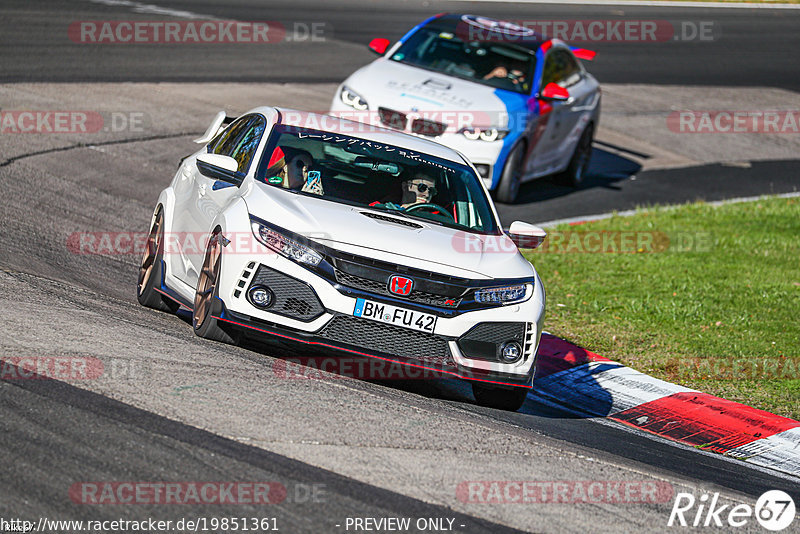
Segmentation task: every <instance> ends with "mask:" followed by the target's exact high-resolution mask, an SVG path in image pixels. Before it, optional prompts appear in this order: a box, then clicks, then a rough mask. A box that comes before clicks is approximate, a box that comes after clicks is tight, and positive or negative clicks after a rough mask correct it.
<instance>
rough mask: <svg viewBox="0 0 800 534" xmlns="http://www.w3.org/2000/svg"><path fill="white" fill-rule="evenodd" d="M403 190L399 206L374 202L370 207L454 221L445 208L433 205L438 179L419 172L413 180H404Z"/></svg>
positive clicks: (392, 203) (402, 183)
mask: <svg viewBox="0 0 800 534" xmlns="http://www.w3.org/2000/svg"><path fill="white" fill-rule="evenodd" d="M400 186H401V189H402V199H401V200H400V203H399V204H395V203H394V202H377V201H376V202H372V203H371V204H370V206H380V207H383V208H388V209H391V210H398V211H408V212H409V213H411V212H416V211H424V212H426V213H428V214H431V215H434V217H433V218H434V219H442V220H444V221H450V222H453V221H454V216H453V215H450V214H448V213H447V212H446V211H444V208H442V207H441V206H438V205H436V204H434V203H433V198H434V197H435V196H436V193H437V189H436V179H435V178H432V177H431V176H430V175H428V174H425V173H422V172H417V173H416V174H414V175H413V177H412V178H410V179H407V180H403V181H402V182H401V184H400Z"/></svg>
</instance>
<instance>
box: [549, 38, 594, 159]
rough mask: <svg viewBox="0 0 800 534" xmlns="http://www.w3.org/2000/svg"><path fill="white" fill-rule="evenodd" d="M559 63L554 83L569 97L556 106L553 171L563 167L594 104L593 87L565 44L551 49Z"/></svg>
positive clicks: (570, 155)
mask: <svg viewBox="0 0 800 534" xmlns="http://www.w3.org/2000/svg"><path fill="white" fill-rule="evenodd" d="M554 52H555V53H557V54H558V61H559V62H560V63H561V64H562V65H563V70H562V76H561V79H560V80H559V82H558V84H559V85H560V86H561V87H563V88H564V89H566V90H567V91H569V95H570V100H569V101H568V102H563V103H561V105H560V106H559V109H558V119H557V122H558V123H559V127H558V133H557V134H556V138H555V139H554V140H553V141H554V144H553V165H554V169H553V170H555V171H560V170H562V169H564V168H565V167H566V166H567V165H568V164H569V160H570V158H571V157H572V153H573V152H574V150H575V145H576V144H577V142H578V139H579V138H580V136H581V133H583V130H584V128H586V123H587V122H588V120H589V117H590V116H591V110H592V109H593V108H594V97H595V93H596V88H595V87H594V85H593V84H592V83H590V81H589V78H588V77H587V76H586V73H585V71H584V70H583V68H582V67H581V65H580V63H578V60H577V59H576V58H575V56H574V55H573V54H572V51H571V50H569V49H568V48H567V47H561V48H558V49H556V50H554Z"/></svg>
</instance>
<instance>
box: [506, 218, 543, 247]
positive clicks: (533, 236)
mask: <svg viewBox="0 0 800 534" xmlns="http://www.w3.org/2000/svg"><path fill="white" fill-rule="evenodd" d="M508 237H510V238H511V240H512V241H513V242H514V244H515V245H517V247H518V248H536V247H538V246H539V245H541V244H542V243H543V242H544V239H545V238H546V237H547V232H545V231H544V230H542V229H541V228H539V227H538V226H534V225H533V224H528V223H526V222H522V221H514V222H513V223H511V226H510V227H509V229H508Z"/></svg>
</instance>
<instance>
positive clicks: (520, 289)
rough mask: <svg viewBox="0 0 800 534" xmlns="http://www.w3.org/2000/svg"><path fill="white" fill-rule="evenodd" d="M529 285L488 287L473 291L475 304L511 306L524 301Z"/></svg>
mask: <svg viewBox="0 0 800 534" xmlns="http://www.w3.org/2000/svg"><path fill="white" fill-rule="evenodd" d="M529 285H530V284H519V285H514V286H506V287H490V288H486V289H478V290H476V291H475V301H476V302H489V303H495V304H511V303H513V302H520V301H523V300H525V297H526V295H527V293H528V286H529Z"/></svg>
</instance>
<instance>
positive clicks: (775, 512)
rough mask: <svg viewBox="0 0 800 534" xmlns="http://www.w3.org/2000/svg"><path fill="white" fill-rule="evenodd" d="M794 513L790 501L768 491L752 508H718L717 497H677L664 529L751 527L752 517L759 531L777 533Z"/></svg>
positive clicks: (731, 506)
mask: <svg viewBox="0 0 800 534" xmlns="http://www.w3.org/2000/svg"><path fill="white" fill-rule="evenodd" d="M795 511H796V509H795V504H794V500H793V499H792V497H791V496H790V495H789V494H788V493H786V492H783V491H780V490H770V491H767V492H766V493H764V494H763V495H761V497H759V498H758V500H757V501H756V505H755V507H752V506H750V505H749V504H737V505H732V504H724V505H723V504H719V493H714V494H713V495H709V494H708V493H704V494H702V495H701V496H700V497H699V498H695V496H694V495H692V494H691V493H678V494H677V495H676V496H675V502H674V503H673V505H672V512H671V513H670V514H669V521H667V526H669V527H672V526H681V527H724V528H729V527H743V526H745V525H748V524H750V522H751V521H752V519H753V517H754V516H755V519H756V521H758V523H759V524H760V525H761V526H762V527H764V528H765V529H767V530H771V531H773V532H778V531H781V530H784V529H785V528H786V527H788V526H789V525H791V524H792V522H793V521H794V518H795Z"/></svg>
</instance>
